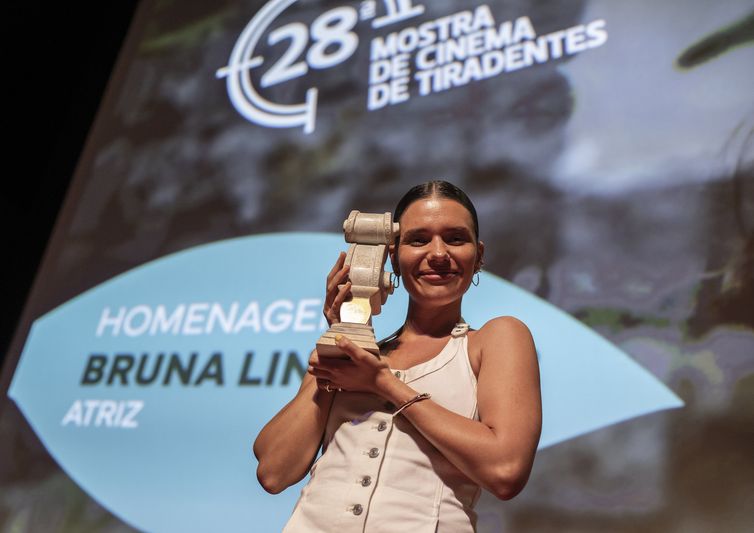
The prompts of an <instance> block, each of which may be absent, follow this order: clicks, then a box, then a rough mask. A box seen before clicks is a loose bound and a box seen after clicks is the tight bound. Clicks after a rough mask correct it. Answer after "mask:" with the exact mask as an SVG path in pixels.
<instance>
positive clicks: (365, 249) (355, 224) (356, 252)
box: [317, 211, 399, 357]
mask: <svg viewBox="0 0 754 533" xmlns="http://www.w3.org/2000/svg"><path fill="white" fill-rule="evenodd" d="M398 228H399V226H398V223H397V222H393V215H392V214H391V213H384V214H379V213H361V212H360V211H351V213H350V214H349V215H348V218H347V219H346V220H345V222H343V233H344V234H345V239H346V242H347V243H350V245H351V246H350V247H349V248H348V252H347V254H346V261H345V264H346V265H349V266H350V267H351V268H350V270H349V272H348V278H349V280H350V281H351V299H350V300H348V301H346V302H343V304H342V305H341V307H340V323H338V324H333V325H332V326H331V327H330V329H328V330H327V331H326V332H325V333H324V334H323V335H322V336H321V337H320V338H319V340H318V341H317V353H318V354H319V355H320V356H331V357H332V356H334V357H344V354H343V352H341V350H340V349H339V348H338V347H337V346H336V345H335V335H337V334H341V335H345V336H346V337H348V338H349V339H350V340H351V342H353V343H354V344H356V345H357V346H359V347H361V348H363V349H365V350H366V351H368V352H371V353H373V354H375V355H379V353H380V349H379V347H378V346H377V341H376V339H375V336H374V329H373V328H372V316H374V315H378V314H380V311H381V310H382V305H383V304H384V303H385V301H387V297H388V295H389V294H392V293H393V274H392V273H390V272H386V271H385V260H386V259H387V254H388V245H390V244H392V243H393V242H394V240H395V238H396V237H397V236H398Z"/></svg>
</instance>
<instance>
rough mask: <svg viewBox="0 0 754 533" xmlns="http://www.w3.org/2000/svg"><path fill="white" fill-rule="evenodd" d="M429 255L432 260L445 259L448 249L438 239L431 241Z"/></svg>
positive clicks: (443, 242)
mask: <svg viewBox="0 0 754 533" xmlns="http://www.w3.org/2000/svg"><path fill="white" fill-rule="evenodd" d="M430 254H431V256H432V259H435V260H437V259H446V258H447V257H448V247H447V245H446V244H445V241H443V240H442V239H440V238H434V239H432V246H431V247H430Z"/></svg>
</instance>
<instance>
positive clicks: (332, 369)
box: [307, 335, 393, 393]
mask: <svg viewBox="0 0 754 533" xmlns="http://www.w3.org/2000/svg"><path fill="white" fill-rule="evenodd" d="M335 342H336V344H337V346H338V348H340V349H341V351H342V352H343V353H344V354H345V355H347V356H348V357H349V359H341V358H338V357H320V356H319V355H318V354H317V352H316V351H315V352H313V353H312V356H311V357H310V358H309V368H308V370H307V371H308V372H309V373H310V374H312V375H313V376H314V377H315V378H317V386H318V387H319V388H320V389H321V390H326V391H337V390H344V391H351V392H372V393H378V391H379V389H380V383H381V381H383V380H384V379H386V378H387V379H389V377H392V376H393V374H392V373H391V372H390V367H389V366H388V364H387V361H385V359H384V358H382V357H379V356H376V355H374V354H371V353H369V352H367V351H366V350H364V349H362V348H359V347H358V346H357V345H356V344H354V343H353V342H352V341H351V340H350V339H349V338H347V337H345V336H343V335H340V336H338V337H336V341H335Z"/></svg>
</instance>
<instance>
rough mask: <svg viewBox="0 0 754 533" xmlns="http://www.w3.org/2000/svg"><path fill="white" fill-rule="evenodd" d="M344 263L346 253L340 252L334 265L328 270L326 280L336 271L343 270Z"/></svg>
mask: <svg viewBox="0 0 754 533" xmlns="http://www.w3.org/2000/svg"><path fill="white" fill-rule="evenodd" d="M345 262H346V253H345V252H340V253H339V254H338V259H337V261H335V265H333V267H332V268H331V269H330V272H329V274H327V277H328V278H331V277H332V276H333V275H334V274H335V273H336V272H337V271H338V270H340V269H341V268H343V264H344V263H345Z"/></svg>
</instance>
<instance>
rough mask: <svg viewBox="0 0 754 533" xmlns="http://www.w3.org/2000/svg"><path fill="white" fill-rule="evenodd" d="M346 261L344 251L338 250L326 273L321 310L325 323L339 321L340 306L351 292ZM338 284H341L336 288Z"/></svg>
mask: <svg viewBox="0 0 754 533" xmlns="http://www.w3.org/2000/svg"><path fill="white" fill-rule="evenodd" d="M345 263H346V253H345V252H340V255H339V256H338V260H337V261H336V262H335V266H333V267H332V270H330V273H329V274H328V275H327V287H326V292H325V306H324V309H323V310H322V312H323V313H324V314H325V318H326V319H327V324H328V325H330V326H332V325H333V324H337V323H339V322H340V306H341V305H342V304H343V302H345V301H346V298H348V295H349V294H350V292H351V282H350V281H348V270H349V267H348V265H346V264H345ZM339 285H342V286H341V287H340V288H338V286H339Z"/></svg>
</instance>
